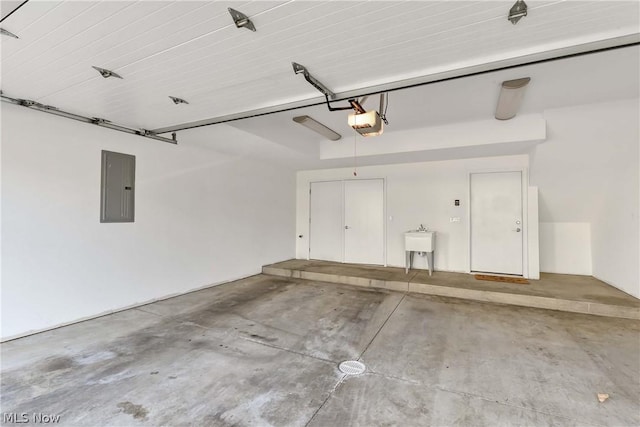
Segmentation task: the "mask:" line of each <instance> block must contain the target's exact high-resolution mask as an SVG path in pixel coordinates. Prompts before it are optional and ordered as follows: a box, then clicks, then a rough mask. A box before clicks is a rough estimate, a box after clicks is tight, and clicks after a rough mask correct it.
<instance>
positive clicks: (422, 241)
mask: <svg viewBox="0 0 640 427" xmlns="http://www.w3.org/2000/svg"><path fill="white" fill-rule="evenodd" d="M435 236H436V233H435V232H434V231H407V232H406V233H404V251H405V255H406V260H405V273H408V272H409V269H410V268H411V265H412V264H413V253H414V252H425V253H426V254H427V266H428V268H429V275H431V273H432V271H433V251H434V249H435V241H436V239H435Z"/></svg>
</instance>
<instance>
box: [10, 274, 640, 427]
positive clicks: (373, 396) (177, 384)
mask: <svg viewBox="0 0 640 427" xmlns="http://www.w3.org/2000/svg"><path fill="white" fill-rule="evenodd" d="M1 348H2V364H1V368H2V376H1V380H2V384H1V396H2V402H1V403H2V409H1V410H2V412H5V413H7V412H17V413H21V412H27V413H29V414H32V413H49V414H56V415H60V416H61V424H62V425H87V426H100V425H108V426H121V425H123V426H124V425H153V426H158V425H172V426H173V425H199V426H200V425H212V426H235V425H238V426H267V425H274V426H288V425H291V426H306V425H309V426H348V425H354V426H357V425H359V426H380V425H406V426H417V425H420V426H426V425H486V426H499V425H558V426H572V425H575V426H590V425H594V426H631V425H639V424H640V322H639V321H637V320H628V319H616V318H608V317H600V316H591V315H584V314H574V313H563V312H559V311H550V310H541V309H535V308H526V307H517V306H509V305H498V304H490V303H480V302H472V301H465V300H460V299H453V298H444V297H435V296H427V295H419V294H406V293H399V292H393V291H388V290H374V289H367V288H362V287H354V286H348V285H339V284H331V283H324V282H314V281H307V280H301V279H292V278H284V277H273V276H265V275H258V276H254V277H251V278H248V279H244V280H240V281H237V282H233V283H229V284H225V285H221V286H217V287H213V288H209V289H206V290H203V291H199V292H194V293H191V294H187V295H183V296H180V297H176V298H172V299H169V300H165V301H161V302H157V303H154V304H149V305H146V306H143V307H140V308H137V309H131V310H127V311H123V312H120V313H116V314H113V315H109V316H104V317H101V318H98V319H94V320H90V321H86V322H82V323H78V324H75V325H71V326H68V327H64V328H60V329H57V330H53V331H49V332H44V333H41V334H37V335H33V336H30V337H26V338H21V339H18V340H14V341H10V342H7V343H4V344H2V346H1ZM345 359H359V360H361V361H362V362H363V363H365V364H366V365H367V369H368V370H367V372H366V373H365V374H363V375H360V376H351V377H345V376H344V375H343V374H341V373H340V371H339V370H338V369H337V365H338V363H339V362H340V361H343V360H345ZM598 392H602V393H609V394H610V398H609V400H607V401H606V402H604V403H599V402H598V400H597V398H596V394H597V393H598Z"/></svg>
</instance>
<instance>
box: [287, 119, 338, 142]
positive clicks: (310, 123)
mask: <svg viewBox="0 0 640 427" xmlns="http://www.w3.org/2000/svg"><path fill="white" fill-rule="evenodd" d="M293 121H294V122H296V123H298V124H300V125H302V126H304V127H306V128H307V129H311V130H312V131H314V132H316V133H319V134H320V135H322V136H324V137H325V138H327V139H328V140H331V141H337V140H339V139H340V138H342V135H340V134H339V133H338V132H335V131H334V130H332V129H329V128H328V127H326V126H325V125H323V124H322V123H320V122H318V121H316V120H314V119H312V118H311V117H309V116H297V117H294V118H293Z"/></svg>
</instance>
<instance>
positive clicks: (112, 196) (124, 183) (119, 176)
mask: <svg viewBox="0 0 640 427" xmlns="http://www.w3.org/2000/svg"><path fill="white" fill-rule="evenodd" d="M135 180H136V157H135V156H132V155H130V154H122V153H114V152H113V151H105V150H102V183H101V185H100V222H133V213H134V206H135V203H134V196H135Z"/></svg>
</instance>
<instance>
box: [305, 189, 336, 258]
mask: <svg viewBox="0 0 640 427" xmlns="http://www.w3.org/2000/svg"><path fill="white" fill-rule="evenodd" d="M310 198H311V202H310V203H311V205H310V207H309V258H311V259H322V260H326V261H338V262H342V258H343V254H342V250H343V247H344V243H343V235H344V229H343V224H342V220H343V218H342V215H343V213H344V207H343V194H342V181H327V182H312V183H311V194H310Z"/></svg>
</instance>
